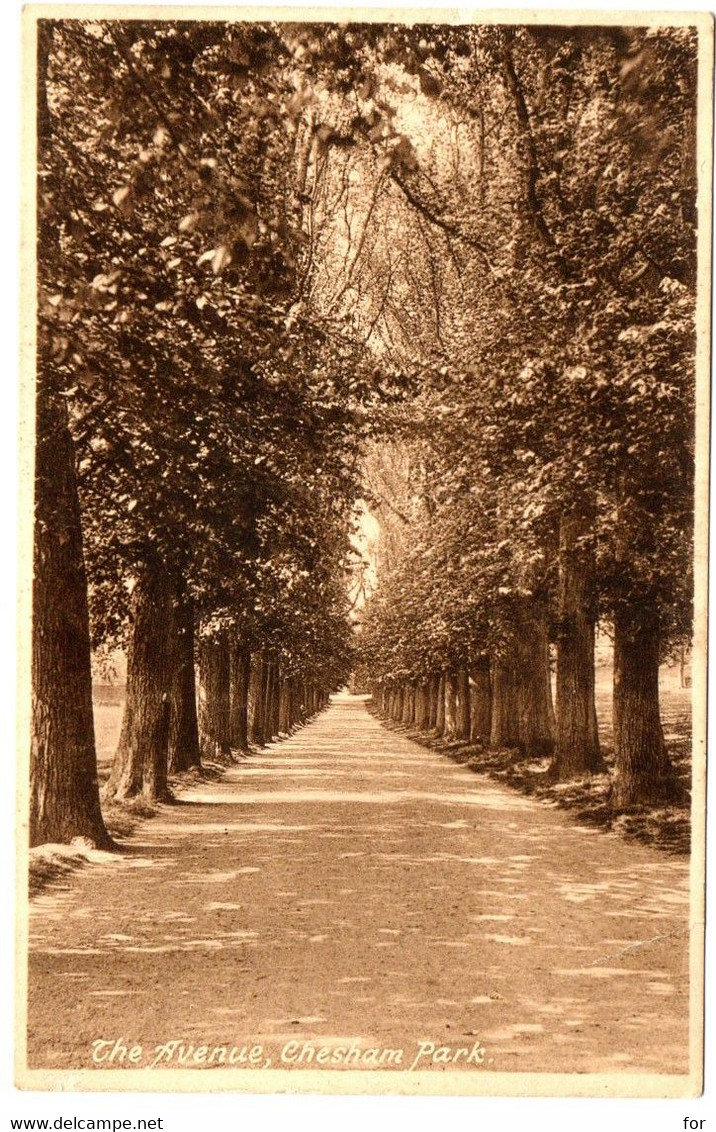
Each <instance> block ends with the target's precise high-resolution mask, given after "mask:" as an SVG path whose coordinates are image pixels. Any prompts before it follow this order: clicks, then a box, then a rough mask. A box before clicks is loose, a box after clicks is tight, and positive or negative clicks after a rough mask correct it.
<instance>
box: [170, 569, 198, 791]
mask: <svg viewBox="0 0 716 1132" xmlns="http://www.w3.org/2000/svg"><path fill="white" fill-rule="evenodd" d="M177 591H178V592H177V594H176V596H175V600H174V632H173V638H172V679H171V696H170V699H171V715H170V720H169V772H170V774H176V773H178V772H179V771H184V770H189V768H190V767H193V766H199V765H200V764H201V755H200V751H199V725H198V718H197V714H196V674H195V670H194V609H193V606H192V603H191V601H190V600H189V599H188V598H187V597H186V595H185V593H184V587H183V584H182V583H180V584H179V585H178V587H177Z"/></svg>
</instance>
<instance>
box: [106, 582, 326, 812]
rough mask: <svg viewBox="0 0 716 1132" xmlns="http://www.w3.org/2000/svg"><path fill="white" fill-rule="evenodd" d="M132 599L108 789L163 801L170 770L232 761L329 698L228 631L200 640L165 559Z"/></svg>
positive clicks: (284, 732) (191, 613) (112, 794)
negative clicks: (122, 697) (123, 684)
mask: <svg viewBox="0 0 716 1132" xmlns="http://www.w3.org/2000/svg"><path fill="white" fill-rule="evenodd" d="M132 606H133V609H132V632H131V637H130V642H129V649H128V654H127V699H126V704H125V709H124V717H123V722H122V731H121V735H120V740H119V746H118V748H117V753H116V756H115V760H114V763H113V766H112V771H111V774H110V777H109V781H108V783H107V788H106V790H107V795H108V797H111V798H115V799H117V800H125V799H127V798H132V797H136V796H138V795H141V796H142V797H143V798H144V799H146V800H147V801H155V800H159V801H161V800H166V799H168V798H169V789H168V785H167V779H168V775H169V774H172V773H178V772H181V771H186V770H189V769H191V768H192V767H199V766H200V765H201V762H202V760H210V761H220V762H227V761H231V760H232V758H233V756H234V755H235V754H236V753H241V752H243V753H246V752H247V751H248V750H249V747H250V746H251V745H253V746H258V747H261V746H264V745H265V744H266V743H268V742H270V740H271V739H273V738H275V737H276V736H279V735H287V734H289V733H290V732H291V731H292V730H293V728H294V727H295V726H296V725H297V724H299V723H303V722H305V721H306V720H307V719H308V718H309V717H310V716H312V715H314V714H315V713H316V712H317V711H318V710H319V709H320V708H321V707H323V706H324V705H325V704H326V703H327V700H328V693H327V692H326V691H325V690H323V689H318V688H317V687H316V686H315V685H313V684H311V683H307V682H303V681H298V680H296V679H292V678H290V677H287V676H285V675H284V673H282V671H281V668H280V665H279V663H278V660H277V659H276V658H275V657H273V656H272V655H271V654H270V653H268V652H265V651H260V650H259V651H254V652H253V653H252V652H251V651H250V650H249V649H248V648H247V647H246V646H245V645H243V644H242V642H241V641H240V640H237V639H235V637H234V636H233V635H232V634H231V633H229V632H228V631H226V632H223V633H213V634H212V635H203V636H202V635H200V636H199V637H198V639H197V640H195V616H194V610H193V608H192V603H191V601H190V599H189V598H188V597H187V596H186V594H185V593H184V591H183V587H182V585H181V582H180V581H177V578H176V576H173V575H172V574H171V573H168V572H167V571H166V570H164V569H163V568H162V567H161V565H160V564H159V563H147V564H146V567H145V569H144V570H143V571H142V573H141V575H140V576H139V578H138V579H137V582H136V584H135V588H134V591H133V594H132ZM197 668H198V673H197ZM197 675H198V681H197Z"/></svg>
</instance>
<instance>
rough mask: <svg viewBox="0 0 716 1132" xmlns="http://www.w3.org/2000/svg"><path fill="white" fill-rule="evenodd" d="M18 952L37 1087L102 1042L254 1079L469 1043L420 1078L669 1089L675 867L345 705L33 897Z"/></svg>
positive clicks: (683, 1013)
mask: <svg viewBox="0 0 716 1132" xmlns="http://www.w3.org/2000/svg"><path fill="white" fill-rule="evenodd" d="M30 935H31V939H30V975H29V985H30V995H29V1056H28V1065H29V1067H30V1068H34V1069H90V1070H91V1069H92V1068H93V1063H92V1042H93V1041H96V1040H98V1039H103V1040H107V1041H109V1040H114V1039H117V1038H120V1039H122V1040H123V1042H124V1043H126V1044H128V1045H131V1044H137V1045H140V1046H141V1047H142V1049H143V1050H145V1051H149V1050H153V1049H154V1047H155V1046H157V1045H159V1044H161V1043H163V1042H166V1041H169V1040H174V1039H180V1040H181V1041H182V1042H183V1043H185V1044H187V1045H192V1044H193V1045H194V1046H200V1045H202V1044H203V1045H206V1046H208V1047H214V1046H219V1045H229V1046H236V1047H240V1046H242V1045H248V1046H249V1047H250V1046H253V1045H256V1044H260V1045H261V1046H262V1047H263V1048H264V1051H265V1053H266V1056H267V1057H268V1058H270V1060H271V1063H272V1065H271V1067H272V1068H289V1067H290V1066H291V1065H293V1066H294V1067H298V1068H304V1069H305V1068H316V1065H315V1063H314V1064H309V1063H307V1062H306V1061H303V1062H302V1063H301V1062H298V1063H297V1062H295V1061H294V1062H289V1063H285V1062H284V1063H282V1062H281V1051H282V1049H283V1048H284V1047H285V1045H286V1043H294V1045H291V1047H290V1049H291V1050H294V1049H295V1048H298V1049H301V1048H302V1047H303V1044H304V1042H307V1043H309V1044H310V1045H312V1046H313V1047H315V1048H316V1049H318V1048H320V1047H321V1046H328V1047H331V1048H336V1047H340V1048H343V1047H345V1046H348V1045H350V1043H354V1044H356V1045H358V1046H360V1047H361V1048H362V1049H368V1048H376V1049H385V1048H391V1049H399V1048H400V1049H403V1050H404V1051H405V1061H404V1062H403V1065H402V1066H401V1067H402V1068H407V1067H408V1064H407V1063H408V1062H409V1061H411V1060H412V1055H413V1054H414V1053H415V1051H416V1050H417V1049H418V1043H419V1042H421V1041H424V1042H426V1043H428V1042H429V1043H432V1044H433V1045H434V1046H435V1048H436V1049H437V1048H441V1047H447V1048H449V1049H450V1050H455V1049H457V1048H473V1046H474V1043H476V1042H477V1041H478V1040H479V1041H480V1042H481V1044H482V1046H484V1050H485V1054H484V1063H483V1064H481V1065H480V1066H476V1065H475V1064H467V1063H466V1059H465V1057H464V1056H463V1057H462V1060H459V1061H458V1062H457V1063H456V1064H454V1065H444V1064H440V1063H438V1064H435V1065H433V1066H432V1068H433V1069H434V1070H435V1071H439V1070H440V1069H450V1068H454V1069H456V1070H457V1069H462V1070H463V1071H464V1072H471V1073H475V1072H479V1073H484V1072H490V1071H500V1072H505V1071H511V1070H516V1071H521V1072H525V1071H531V1072H549V1073H565V1072H567V1073H568V1072H579V1073H605V1072H610V1073H613V1072H621V1071H623V1072H625V1073H686V1072H687V1070H688V1065H687V1054H688V1009H687V1008H688V969H687V957H688V866H687V865H686V864H685V863H684V862H683V861H679V860H675V859H672V858H669V857H666V856H663V855H662V854H660V853H659V852H657V851H656V850H652V849H649V848H647V847H644V846H642V845H638V844H631V843H628V842H625V841H622V840H620V839H618V838H617V837H616V836H614V835H612V834H604V833H602V832H598V831H595V830H593V829H591V828H588V827H583V826H580V825H578V824H574V819H573V818H570V817H569V816H568V815H567V814H565V813H564V812H562V811H559V810H556V809H554V808H551V807H550V806H548V805H546V804H544V803H540V802H536V801H533V800H531V799H528V798H525V797H522V796H521V795H519V794H517V793H514V792H512V791H511V790H509V789H504V788H502V787H500V786H498V785H496V784H495V783H494V782H492V781H490V780H489V779H487V778H485V777H482V776H480V775H476V774H474V773H472V772H471V771H469V770H467V769H466V768H464V767H460V766H456V765H455V764H453V763H451V762H450V761H448V760H447V759H445V758H443V757H441V756H440V755H438V754H436V753H434V752H431V751H427V750H425V749H424V748H422V747H420V746H417V745H416V744H414V743H412V742H411V741H410V740H408V739H406V738H404V737H402V736H401V735H398V734H396V733H394V732H390V731H387V730H385V729H384V728H383V727H381V725H380V723H379V722H378V721H377V720H375V719H374V718H373V717H372V716H371V715H370V714H369V713H368V712H367V711H366V708H365V705H364V703H363V701H362V700H361V699H360V698H359V697H349V696H339V697H335V698H334V699H333V701H332V703H331V705H330V707H329V709H328V710H327V711H326V712H324V713H323V714H321V715H320V716H319V717H318V718H316V719H315V720H314V721H313V722H312V723H311V724H309V725H308V726H307V727H305V728H304V729H303V730H301V731H299V732H297V733H296V734H295V735H294V736H293V737H292V738H290V739H287V740H284V741H282V742H279V743H276V744H273V745H272V746H270V747H268V748H267V749H266V750H265V751H264V752H262V753H261V754H259V755H255V756H252V757H251V758H249V759H247V760H245V761H244V762H243V763H242V764H241V765H240V766H237V767H235V768H231V769H230V770H228V771H227V772H226V774H225V775H224V777H223V778H222V779H221V781H219V782H207V783H206V784H200V785H199V786H197V788H196V789H194V790H192V791H191V792H188V793H185V794H184V795H183V796H182V798H181V800H180V802H179V803H178V804H177V805H175V806H165V807H163V808H162V809H161V812H160V814H159V815H158V816H157V817H156V818H155V819H153V820H152V821H149V822H146V823H144V824H143V825H142V826H141V827H140V828H139V829H138V830H137V832H136V833H135V835H134V836H133V837H131V838H129V839H128V841H127V842H126V844H125V847H124V851H123V853H122V854H121V855H117V856H114V857H112V858H106V859H102V860H101V862H100V863H96V864H91V865H89V866H87V867H86V868H85V869H84V870H82V871H80V872H78V873H75V874H74V875H72V876H71V877H70V878H69V879H64V880H63V881H62V882H61V883H57V884H56V885H54V886H53V887H50V888H48V889H46V890H45V891H44V893H43V894H42V895H41V896H40V897H38V898H37V899H36V900H35V901H34V902H33V905H32V914H31V922H30ZM426 1048H427V1047H426ZM150 1062H151V1058H150V1057H148V1056H146V1055H143V1060H142V1061H141V1062H140V1064H139V1067H141V1068H146V1067H147V1065H148V1064H149V1063H150ZM173 1064H174V1065H176V1062H174V1063H173ZM101 1067H102V1068H109V1067H110V1066H109V1065H106V1064H105V1065H102V1066H101ZM178 1067H179V1068H181V1066H178ZM329 1067H330V1066H329ZM124 1068H126V1063H125V1066H124ZM200 1068H201V1067H199V1068H198V1069H197V1071H199V1069H200ZM213 1068H214V1070H215V1071H220V1067H218V1068H217V1067H216V1066H214V1067H213ZM344 1068H346V1071H348V1068H347V1067H344ZM419 1068H425V1069H427V1068H431V1062H430V1059H429V1058H427V1057H426V1059H424V1060H423V1061H422V1062H421V1064H420V1065H419ZM247 1071H248V1072H251V1070H247Z"/></svg>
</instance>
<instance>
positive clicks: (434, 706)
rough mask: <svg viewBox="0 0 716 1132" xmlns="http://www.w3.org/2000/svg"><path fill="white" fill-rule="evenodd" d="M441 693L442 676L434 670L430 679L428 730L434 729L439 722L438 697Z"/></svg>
mask: <svg viewBox="0 0 716 1132" xmlns="http://www.w3.org/2000/svg"><path fill="white" fill-rule="evenodd" d="M439 695H440V676H439V674H438V673H437V672H433V674H432V675H431V677H430V679H429V681H428V730H430V731H434V730H435V728H436V727H437V723H438V697H439Z"/></svg>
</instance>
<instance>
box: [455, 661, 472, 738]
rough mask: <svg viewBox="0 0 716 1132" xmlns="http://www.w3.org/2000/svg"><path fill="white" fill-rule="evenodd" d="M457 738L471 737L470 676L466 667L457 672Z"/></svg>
mask: <svg viewBox="0 0 716 1132" xmlns="http://www.w3.org/2000/svg"><path fill="white" fill-rule="evenodd" d="M455 738H456V739H469V738H470V677H469V676H468V674H467V670H466V669H465V668H459V669H458V672H457V687H456V700H455Z"/></svg>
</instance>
